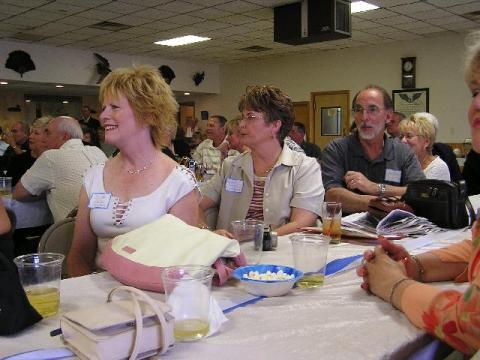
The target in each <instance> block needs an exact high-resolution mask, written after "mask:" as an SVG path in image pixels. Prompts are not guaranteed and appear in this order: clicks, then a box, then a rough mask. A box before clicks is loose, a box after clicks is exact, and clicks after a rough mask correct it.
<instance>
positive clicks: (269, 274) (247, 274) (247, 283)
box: [233, 265, 303, 296]
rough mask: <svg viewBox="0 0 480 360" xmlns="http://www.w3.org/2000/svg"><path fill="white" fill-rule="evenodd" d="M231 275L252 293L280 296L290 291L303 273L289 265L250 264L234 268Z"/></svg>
mask: <svg viewBox="0 0 480 360" xmlns="http://www.w3.org/2000/svg"><path fill="white" fill-rule="evenodd" d="M233 276H234V277H236V278H237V279H238V280H240V281H241V282H242V284H243V287H244V288H245V290H246V291H247V292H248V293H250V294H252V295H259V296H282V295H285V294H287V293H288V292H289V291H290V289H291V288H292V287H293V285H295V282H296V281H297V280H299V279H300V278H301V277H302V276H303V273H302V272H301V271H299V270H297V269H295V268H293V267H290V266H282V265H251V266H243V267H240V268H238V269H236V270H235V271H234V272H233Z"/></svg>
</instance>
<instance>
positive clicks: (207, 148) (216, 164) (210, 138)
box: [192, 115, 238, 175]
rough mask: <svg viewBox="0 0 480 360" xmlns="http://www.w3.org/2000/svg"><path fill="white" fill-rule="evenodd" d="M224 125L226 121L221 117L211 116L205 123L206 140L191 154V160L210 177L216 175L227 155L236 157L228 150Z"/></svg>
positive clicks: (233, 151)
mask: <svg viewBox="0 0 480 360" xmlns="http://www.w3.org/2000/svg"><path fill="white" fill-rule="evenodd" d="M226 123H227V119H226V118H225V117H224V116H222V115H213V116H211V117H210V119H208V122H207V139H205V140H204V141H202V142H201V143H200V144H199V145H198V146H197V148H196V149H195V150H194V151H193V154H192V159H193V160H195V161H196V162H197V164H200V165H203V166H204V167H205V168H206V169H207V172H212V175H213V174H215V173H218V171H219V170H220V167H221V166H222V162H223V160H224V159H225V158H226V157H227V156H228V155H238V151H235V150H230V145H229V144H228V141H227V130H226V128H225V124H226Z"/></svg>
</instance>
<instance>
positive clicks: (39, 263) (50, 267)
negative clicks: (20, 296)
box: [13, 253, 65, 317]
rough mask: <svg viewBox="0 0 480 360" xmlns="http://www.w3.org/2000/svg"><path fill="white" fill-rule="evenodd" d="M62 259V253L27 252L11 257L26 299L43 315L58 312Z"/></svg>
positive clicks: (63, 257)
mask: <svg viewBox="0 0 480 360" xmlns="http://www.w3.org/2000/svg"><path fill="white" fill-rule="evenodd" d="M64 259H65V256H64V255H62V254H56V253H38V254H27V255H22V256H18V257H16V258H15V259H13V261H14V262H15V264H16V265H17V268H18V274H19V276H20V282H21V283H22V286H23V289H24V290H25V293H26V294H27V298H28V301H29V302H30V304H31V305H32V306H33V307H34V308H35V310H37V311H38V313H39V314H40V315H42V316H43V317H47V316H52V315H55V314H56V313H58V308H59V305H60V280H61V275H62V263H63V260H64Z"/></svg>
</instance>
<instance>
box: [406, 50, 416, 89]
mask: <svg viewBox="0 0 480 360" xmlns="http://www.w3.org/2000/svg"><path fill="white" fill-rule="evenodd" d="M416 59H417V58H415V57H407V58H402V88H403V89H411V88H415V60H416Z"/></svg>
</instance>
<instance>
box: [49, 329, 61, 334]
mask: <svg viewBox="0 0 480 360" xmlns="http://www.w3.org/2000/svg"><path fill="white" fill-rule="evenodd" d="M61 334H62V329H60V328H58V329H55V330H52V331H50V336H58V335H61Z"/></svg>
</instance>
